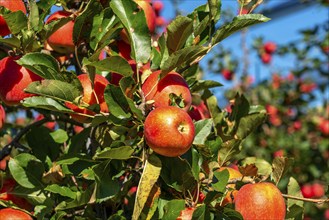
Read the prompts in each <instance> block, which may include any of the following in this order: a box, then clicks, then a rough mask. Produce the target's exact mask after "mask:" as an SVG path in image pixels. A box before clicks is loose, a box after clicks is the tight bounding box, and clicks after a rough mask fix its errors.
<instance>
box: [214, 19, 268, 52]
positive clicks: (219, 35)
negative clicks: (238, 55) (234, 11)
mask: <svg viewBox="0 0 329 220" xmlns="http://www.w3.org/2000/svg"><path fill="white" fill-rule="evenodd" d="M269 20H270V19H269V18H267V17H265V16H264V15H261V14H247V15H239V16H237V17H235V18H234V19H233V21H232V22H231V23H228V24H226V25H224V26H222V27H220V28H219V29H218V30H217V31H216V33H215V35H214V36H213V38H212V40H211V45H212V46H215V45H216V44H217V43H219V42H221V41H222V40H224V39H225V38H227V37H228V36H230V35H231V34H233V33H234V32H236V31H239V30H241V29H243V28H246V27H248V26H251V25H254V24H258V23H262V22H266V21H269Z"/></svg>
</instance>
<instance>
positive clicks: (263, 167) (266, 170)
mask: <svg viewBox="0 0 329 220" xmlns="http://www.w3.org/2000/svg"><path fill="white" fill-rule="evenodd" d="M241 164H242V165H243V166H245V165H248V164H255V166H256V167H257V169H258V171H257V174H259V175H262V176H269V175H270V174H271V173H272V166H271V164H270V163H269V162H267V161H266V160H264V159H261V158H256V157H246V158H245V159H244V160H243V161H242V162H241Z"/></svg>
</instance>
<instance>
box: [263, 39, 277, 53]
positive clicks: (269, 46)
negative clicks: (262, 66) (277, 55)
mask: <svg viewBox="0 0 329 220" xmlns="http://www.w3.org/2000/svg"><path fill="white" fill-rule="evenodd" d="M263 48H264V51H265V52H266V53H268V54H272V53H274V52H275V51H276V44H275V43H273V42H267V43H265V44H264V46H263Z"/></svg>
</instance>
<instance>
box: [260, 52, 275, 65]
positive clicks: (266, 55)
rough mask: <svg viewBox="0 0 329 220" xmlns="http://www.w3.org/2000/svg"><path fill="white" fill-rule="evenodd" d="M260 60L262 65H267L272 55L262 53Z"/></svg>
mask: <svg viewBox="0 0 329 220" xmlns="http://www.w3.org/2000/svg"><path fill="white" fill-rule="evenodd" d="M260 58H261V60H262V62H263V63H264V64H269V63H270V62H271V61H272V55H271V54H269V53H262V54H261V56H260Z"/></svg>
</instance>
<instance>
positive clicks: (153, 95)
mask: <svg viewBox="0 0 329 220" xmlns="http://www.w3.org/2000/svg"><path fill="white" fill-rule="evenodd" d="M160 73H161V71H155V72H153V73H152V74H151V75H150V76H149V77H148V78H147V79H146V80H145V82H144V84H143V85H142V91H143V93H144V96H145V100H146V101H150V100H154V107H155V108H158V107H161V106H170V105H172V104H173V103H171V100H170V94H171V93H173V94H175V95H176V96H177V97H179V96H180V97H181V99H182V101H183V103H184V107H183V109H184V110H185V111H188V110H189V109H190V106H191V104H192V96H191V92H190V89H189V87H188V85H187V83H186V81H185V79H184V78H183V77H182V76H181V75H180V74H178V73H176V72H170V73H168V74H167V75H166V76H165V77H163V78H162V79H161V80H160V81H159V80H158V79H159V77H160Z"/></svg>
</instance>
